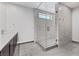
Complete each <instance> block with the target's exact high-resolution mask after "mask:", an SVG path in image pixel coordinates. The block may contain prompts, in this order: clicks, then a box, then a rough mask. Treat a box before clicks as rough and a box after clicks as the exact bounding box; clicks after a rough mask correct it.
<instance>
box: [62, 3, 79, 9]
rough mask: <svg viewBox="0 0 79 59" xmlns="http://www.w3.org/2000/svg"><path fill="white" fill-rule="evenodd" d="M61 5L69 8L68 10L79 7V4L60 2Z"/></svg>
mask: <svg viewBox="0 0 79 59" xmlns="http://www.w3.org/2000/svg"><path fill="white" fill-rule="evenodd" d="M62 3H63V4H65V5H66V6H68V7H70V8H76V7H79V2H62Z"/></svg>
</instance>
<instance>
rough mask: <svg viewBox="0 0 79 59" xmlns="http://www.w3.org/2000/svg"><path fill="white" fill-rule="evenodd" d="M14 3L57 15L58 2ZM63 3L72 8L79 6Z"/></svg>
mask: <svg viewBox="0 0 79 59" xmlns="http://www.w3.org/2000/svg"><path fill="white" fill-rule="evenodd" d="M13 3H14V4H18V5H22V6H25V7H29V8H38V9H41V10H44V11H49V12H52V13H55V4H56V3H57V2H13ZM61 3H62V4H64V5H66V6H68V7H70V8H76V7H78V6H79V2H61Z"/></svg>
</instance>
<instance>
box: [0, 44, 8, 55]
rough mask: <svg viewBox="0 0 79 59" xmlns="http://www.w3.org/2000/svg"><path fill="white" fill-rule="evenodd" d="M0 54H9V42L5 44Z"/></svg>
mask: <svg viewBox="0 0 79 59" xmlns="http://www.w3.org/2000/svg"><path fill="white" fill-rule="evenodd" d="M0 55H1V56H9V44H7V45H6V46H5V47H4V48H3V49H2V51H1V52H0Z"/></svg>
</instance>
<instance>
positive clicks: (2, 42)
mask: <svg viewBox="0 0 79 59" xmlns="http://www.w3.org/2000/svg"><path fill="white" fill-rule="evenodd" d="M16 34H17V31H9V32H6V33H5V34H3V35H2V36H1V40H0V51H1V50H2V49H3V48H4V47H5V46H6V45H7V44H8V43H9V42H10V40H11V39H12V38H13V37H14V36H15V35H16Z"/></svg>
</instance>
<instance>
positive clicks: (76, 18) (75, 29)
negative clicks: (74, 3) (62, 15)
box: [72, 7, 79, 42]
mask: <svg viewBox="0 0 79 59" xmlns="http://www.w3.org/2000/svg"><path fill="white" fill-rule="evenodd" d="M72 38H73V39H72V40H73V41H77V42H79V7H78V8H75V9H73V10H72Z"/></svg>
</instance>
